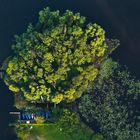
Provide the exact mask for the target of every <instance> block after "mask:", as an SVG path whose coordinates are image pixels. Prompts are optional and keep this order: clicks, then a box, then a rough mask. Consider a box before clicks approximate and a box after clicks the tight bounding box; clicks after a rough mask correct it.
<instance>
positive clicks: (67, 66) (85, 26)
mask: <svg viewBox="0 0 140 140" xmlns="http://www.w3.org/2000/svg"><path fill="white" fill-rule="evenodd" d="M119 44H120V42H119V41H118V40H117V39H110V38H108V37H106V36H105V31H104V29H103V28H102V27H101V26H100V25H98V24H96V23H94V24H93V23H87V21H86V18H85V17H83V16H81V15H80V13H73V12H72V11H70V10H66V12H65V13H61V12H59V11H51V10H50V8H49V7H47V8H44V9H43V10H41V11H40V12H39V17H38V21H37V23H36V24H35V25H32V24H29V26H28V27H27V30H26V31H25V32H24V33H23V34H21V35H16V36H15V42H14V44H13V45H12V50H13V54H12V55H11V56H9V57H8V58H7V59H6V60H5V61H4V63H3V66H2V68H1V70H0V77H1V78H2V79H3V80H4V82H5V84H6V85H7V86H8V88H9V90H11V91H12V92H13V94H14V99H15V107H16V108H17V109H18V111H17V112H10V114H11V115H17V116H18V118H17V120H16V121H15V122H14V123H12V124H11V125H12V126H13V125H14V126H15V128H16V131H17V136H18V139H20V140H138V139H140V125H139V124H140V110H139V101H140V81H139V80H137V79H136V78H135V77H134V76H132V75H131V73H130V72H129V71H128V69H127V68H126V67H125V66H122V65H120V64H119V63H118V62H116V61H114V60H113V59H112V58H111V57H110V54H111V53H112V52H113V51H114V50H115V49H116V48H117V47H118V46H119Z"/></svg>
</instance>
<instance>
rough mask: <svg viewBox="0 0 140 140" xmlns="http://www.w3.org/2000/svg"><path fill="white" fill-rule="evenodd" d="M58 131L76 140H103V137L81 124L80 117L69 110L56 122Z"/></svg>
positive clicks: (65, 110)
mask: <svg viewBox="0 0 140 140" xmlns="http://www.w3.org/2000/svg"><path fill="white" fill-rule="evenodd" d="M56 124H57V127H58V129H60V131H62V133H65V134H66V135H69V136H70V137H71V139H74V140H92V139H94V140H103V137H102V135H95V134H94V133H93V131H92V130H91V129H90V128H88V127H87V126H85V125H84V124H83V123H82V122H80V120H79V117H78V116H77V115H76V114H75V113H74V112H71V111H69V110H67V109H64V110H63V112H62V114H61V116H60V118H59V119H58V121H57V122H56Z"/></svg>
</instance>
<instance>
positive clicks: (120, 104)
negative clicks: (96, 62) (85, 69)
mask: <svg viewBox="0 0 140 140" xmlns="http://www.w3.org/2000/svg"><path fill="white" fill-rule="evenodd" d="M139 102H140V82H139V81H138V80H135V79H134V78H133V77H132V76H131V75H130V73H129V72H128V71H127V70H123V69H122V68H121V67H120V66H119V64H118V63H116V62H113V61H112V60H107V61H106V62H105V63H104V64H103V65H102V67H101V70H100V72H99V76H98V78H97V79H96V80H95V81H94V82H93V83H92V84H91V86H90V88H89V94H87V95H85V96H83V97H82V99H81V101H80V103H79V111H80V114H81V115H82V116H83V117H84V118H85V120H86V121H87V122H88V123H89V124H91V126H92V127H93V128H94V129H95V127H94V126H96V129H97V130H98V131H99V132H101V133H102V134H103V135H104V136H105V138H106V139H107V140H139V139H140V126H139V124H140V111H139Z"/></svg>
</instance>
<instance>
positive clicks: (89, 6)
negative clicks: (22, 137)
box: [0, 0, 140, 140]
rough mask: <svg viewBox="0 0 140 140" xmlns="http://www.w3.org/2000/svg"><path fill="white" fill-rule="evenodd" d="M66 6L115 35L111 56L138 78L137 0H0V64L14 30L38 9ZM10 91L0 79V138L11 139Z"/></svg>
mask: <svg viewBox="0 0 140 140" xmlns="http://www.w3.org/2000/svg"><path fill="white" fill-rule="evenodd" d="M46 6H49V7H51V9H53V10H56V9H59V10H60V11H61V12H64V11H65V10H66V9H70V10H73V11H75V12H80V13H81V15H83V16H86V17H87V20H88V21H91V22H96V23H98V24H100V25H101V26H102V27H103V28H104V29H105V30H106V35H107V37H113V38H118V39H119V40H120V41H121V47H120V48H118V49H117V50H116V51H115V52H114V53H113V54H112V57H114V59H116V60H119V61H120V63H121V64H125V65H127V66H128V68H129V70H130V71H131V72H132V73H133V74H134V75H135V76H137V77H138V78H140V55H139V54H140V15H139V13H140V1H139V0H133V1H132V0H117V1H115V0H0V64H1V63H2V61H3V60H4V59H5V58H6V57H7V56H9V55H10V54H11V44H12V43H13V40H14V35H15V34H20V33H22V32H24V31H25V29H26V27H27V25H28V23H29V22H32V23H35V22H36V20H37V14H38V11H39V10H41V9H42V8H44V7H46ZM13 103H14V99H13V96H12V93H10V92H9V90H8V89H7V87H6V86H5V85H4V83H3V82H2V81H0V140H4V139H6V140H10V139H11V140H13V139H14V138H12V136H9V138H8V137H7V138H4V135H10V134H9V132H10V131H9V132H8V131H7V126H8V123H9V121H10V119H11V118H10V116H9V114H8V112H9V111H10V110H13V109H14V108H13Z"/></svg>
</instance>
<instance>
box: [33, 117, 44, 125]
mask: <svg viewBox="0 0 140 140" xmlns="http://www.w3.org/2000/svg"><path fill="white" fill-rule="evenodd" d="M35 121H36V123H37V124H43V123H44V122H45V119H44V118H43V117H36V119H35Z"/></svg>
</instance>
